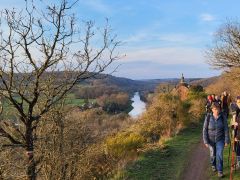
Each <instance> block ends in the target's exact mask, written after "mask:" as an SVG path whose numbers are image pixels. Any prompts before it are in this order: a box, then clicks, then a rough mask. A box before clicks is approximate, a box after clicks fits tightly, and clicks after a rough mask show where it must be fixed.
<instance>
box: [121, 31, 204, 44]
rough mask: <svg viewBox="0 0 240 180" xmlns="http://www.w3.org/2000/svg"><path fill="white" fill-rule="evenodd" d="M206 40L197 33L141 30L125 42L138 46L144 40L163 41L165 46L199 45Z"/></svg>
mask: <svg viewBox="0 0 240 180" xmlns="http://www.w3.org/2000/svg"><path fill="white" fill-rule="evenodd" d="M203 41H205V37H203V36H201V35H196V34H183V33H166V34H160V33H159V34H157V33H151V32H139V33H136V34H134V35H132V36H130V37H128V38H126V39H125V40H123V42H126V43H127V44H128V43H134V44H136V46H139V45H141V43H144V42H152V43H154V42H155V43H161V45H163V46H169V45H172V46H186V45H191V46H192V45H199V44H200V43H202V42H203Z"/></svg>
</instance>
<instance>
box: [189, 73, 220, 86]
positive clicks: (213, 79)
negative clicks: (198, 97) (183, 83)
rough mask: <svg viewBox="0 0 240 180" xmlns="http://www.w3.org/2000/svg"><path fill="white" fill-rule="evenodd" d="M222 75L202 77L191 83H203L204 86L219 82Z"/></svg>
mask: <svg viewBox="0 0 240 180" xmlns="http://www.w3.org/2000/svg"><path fill="white" fill-rule="evenodd" d="M220 77H221V76H214V77H210V78H202V79H198V80H194V81H192V82H191V83H190V84H191V85H201V86H202V87H204V88H205V87H207V86H209V85H210V84H213V83H214V82H217V81H218V80H219V79H220Z"/></svg>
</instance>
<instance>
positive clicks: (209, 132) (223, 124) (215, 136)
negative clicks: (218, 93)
mask: <svg viewBox="0 0 240 180" xmlns="http://www.w3.org/2000/svg"><path fill="white" fill-rule="evenodd" d="M208 116H210V117H209V123H208V122H207V121H208V120H207V118H208ZM221 140H223V141H224V142H225V143H227V144H229V141H230V140H229V130H228V123H227V118H226V116H224V114H222V113H220V114H219V116H218V118H217V120H215V118H214V117H213V114H212V113H211V114H208V115H207V116H206V118H205V121H204V125H203V142H204V144H213V143H216V142H218V141H221Z"/></svg>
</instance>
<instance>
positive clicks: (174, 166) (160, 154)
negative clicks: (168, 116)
mask: <svg viewBox="0 0 240 180" xmlns="http://www.w3.org/2000/svg"><path fill="white" fill-rule="evenodd" d="M201 129H202V128H201V125H199V126H197V127H194V128H188V129H185V130H183V131H182V132H181V133H180V134H178V136H175V137H173V138H172V139H170V140H168V141H166V142H165V143H164V145H165V146H164V148H160V147H159V148H156V149H153V150H149V151H147V152H145V153H144V154H142V155H141V156H140V157H139V159H138V160H137V161H136V162H135V163H134V164H132V165H129V166H128V168H127V169H126V170H125V172H124V173H123V174H124V178H115V179H125V178H127V179H136V180H137V179H146V180H147V179H161V180H165V179H166V180H170V179H174V180H175V179H178V178H179V177H180V175H181V172H182V171H183V168H184V165H185V161H186V159H187V156H188V154H189V152H190V151H191V150H192V148H194V146H195V145H196V144H197V143H199V140H200V138H199V137H200V136H201Z"/></svg>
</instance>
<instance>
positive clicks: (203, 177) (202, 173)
mask: <svg viewBox="0 0 240 180" xmlns="http://www.w3.org/2000/svg"><path fill="white" fill-rule="evenodd" d="M208 163H209V153H208V149H207V148H206V147H204V145H203V142H200V143H199V144H198V145H197V146H196V147H195V149H194V150H193V151H192V153H191V154H190V155H189V161H188V162H187V164H186V167H185V169H184V171H183V175H182V178H181V180H193V179H194V180H207V179H209V178H208V176H207V168H208Z"/></svg>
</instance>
